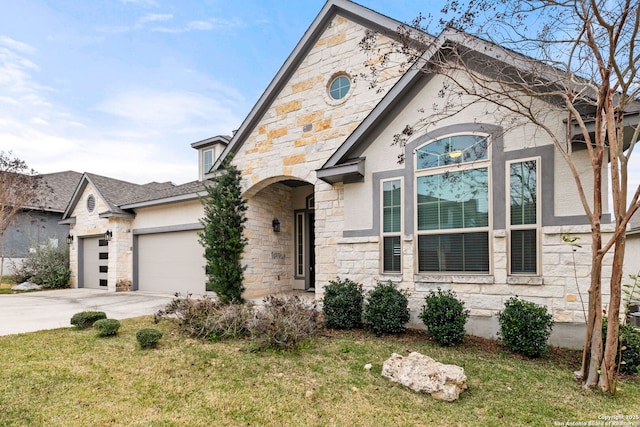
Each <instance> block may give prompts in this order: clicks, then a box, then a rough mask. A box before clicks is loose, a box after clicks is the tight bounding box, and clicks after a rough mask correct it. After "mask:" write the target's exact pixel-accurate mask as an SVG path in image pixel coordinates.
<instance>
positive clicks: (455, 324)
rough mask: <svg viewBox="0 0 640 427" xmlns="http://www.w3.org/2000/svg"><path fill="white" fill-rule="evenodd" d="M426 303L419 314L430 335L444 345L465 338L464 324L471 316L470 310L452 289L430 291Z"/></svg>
mask: <svg viewBox="0 0 640 427" xmlns="http://www.w3.org/2000/svg"><path fill="white" fill-rule="evenodd" d="M424 302H425V304H424V305H423V306H422V312H421V313H420V314H419V315H418V317H419V318H420V319H422V321H423V322H424V324H425V326H426V327H427V329H428V332H429V335H431V336H432V337H433V339H434V340H435V341H436V342H437V343H438V344H440V345H442V346H452V345H456V344H460V343H461V342H462V340H463V339H464V325H465V324H466V323H467V319H468V318H469V310H465V309H464V302H462V301H460V300H459V299H458V298H456V294H455V292H453V291H451V290H447V291H443V290H441V289H440V288H438V290H437V291H433V290H432V291H430V292H429V294H428V295H427V296H426V297H425V298H424Z"/></svg>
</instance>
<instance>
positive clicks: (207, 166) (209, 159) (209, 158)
mask: <svg viewBox="0 0 640 427" xmlns="http://www.w3.org/2000/svg"><path fill="white" fill-rule="evenodd" d="M212 167H213V150H206V151H204V152H203V153H202V172H203V173H204V174H208V173H209V171H211V168H212Z"/></svg>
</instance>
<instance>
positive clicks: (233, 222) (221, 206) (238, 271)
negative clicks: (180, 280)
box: [200, 156, 247, 304]
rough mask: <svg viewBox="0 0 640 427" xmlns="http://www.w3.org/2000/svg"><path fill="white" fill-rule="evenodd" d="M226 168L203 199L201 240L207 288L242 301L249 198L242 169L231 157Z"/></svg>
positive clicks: (228, 299)
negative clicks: (244, 191) (242, 184)
mask: <svg viewBox="0 0 640 427" xmlns="http://www.w3.org/2000/svg"><path fill="white" fill-rule="evenodd" d="M223 169H224V170H223V171H221V172H220V173H219V174H217V175H216V176H215V177H214V178H213V179H212V184H211V185H209V186H207V193H208V194H207V197H206V198H204V199H202V204H203V205H204V218H203V219H201V221H200V222H201V223H202V225H203V226H204V230H203V231H202V232H201V233H200V243H201V244H202V246H204V249H205V254H204V256H205V259H206V273H207V277H208V282H207V289H208V290H211V291H214V292H215V293H216V294H217V296H218V298H220V301H222V302H224V303H233V304H239V303H242V302H244V299H243V298H242V293H243V292H244V285H243V280H244V268H243V267H242V265H241V257H242V252H243V251H244V247H245V245H246V244H247V239H246V238H245V237H243V235H242V233H243V231H244V223H245V222H246V221H247V218H246V216H245V212H246V210H247V201H246V200H244V199H243V198H242V191H241V187H240V171H239V170H238V168H237V167H235V166H234V165H233V164H231V156H229V157H227V159H226V160H225V162H224V164H223Z"/></svg>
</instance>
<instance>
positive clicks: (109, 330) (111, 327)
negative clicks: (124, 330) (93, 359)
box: [93, 319, 120, 337]
mask: <svg viewBox="0 0 640 427" xmlns="http://www.w3.org/2000/svg"><path fill="white" fill-rule="evenodd" d="M93 329H95V330H96V331H98V336H99V337H110V336H113V335H116V334H117V333H118V329H120V322H119V321H118V320H116V319H100V320H98V321H96V322H95V323H94V324H93Z"/></svg>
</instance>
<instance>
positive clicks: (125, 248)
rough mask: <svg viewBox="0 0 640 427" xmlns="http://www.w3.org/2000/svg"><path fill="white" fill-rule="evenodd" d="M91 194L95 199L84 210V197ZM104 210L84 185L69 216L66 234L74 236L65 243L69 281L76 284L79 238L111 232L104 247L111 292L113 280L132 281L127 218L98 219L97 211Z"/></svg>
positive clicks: (97, 197) (74, 285)
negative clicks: (91, 207) (93, 204)
mask: <svg viewBox="0 0 640 427" xmlns="http://www.w3.org/2000/svg"><path fill="white" fill-rule="evenodd" d="M91 194H92V195H93V196H94V198H95V201H96V205H95V208H94V210H93V212H89V211H88V209H87V198H88V197H89V195H91ZM107 210H108V207H107V205H106V204H105V203H104V201H103V200H102V199H101V198H100V195H99V193H98V192H97V191H96V190H95V188H93V186H92V185H91V184H88V185H87V187H86V188H85V190H84V192H83V194H82V197H81V199H80V201H79V202H78V203H77V205H76V208H75V210H74V211H73V212H72V215H71V216H72V217H75V218H76V224H73V225H71V226H70V230H69V232H70V234H71V235H73V236H74V239H73V243H72V244H71V245H69V264H70V268H71V279H70V284H71V286H72V287H78V284H79V278H78V262H79V254H78V247H79V245H78V241H79V239H80V238H83V237H96V236H100V235H104V233H105V231H107V230H111V231H112V233H113V237H112V239H111V241H110V242H109V246H108V248H109V261H108V267H109V270H108V273H107V290H108V291H110V292H115V290H116V282H117V281H118V280H119V279H125V280H132V278H133V258H132V252H131V246H132V245H133V237H132V233H131V220H130V219H126V218H100V215H99V213H100V212H105V211H107Z"/></svg>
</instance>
